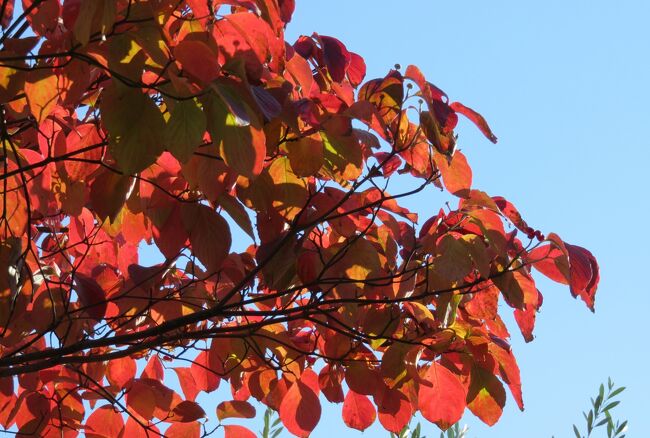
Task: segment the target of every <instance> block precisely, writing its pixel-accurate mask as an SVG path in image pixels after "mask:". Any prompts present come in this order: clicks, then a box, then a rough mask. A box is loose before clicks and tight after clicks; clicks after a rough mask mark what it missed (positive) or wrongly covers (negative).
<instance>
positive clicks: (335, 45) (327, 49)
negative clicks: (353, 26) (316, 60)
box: [317, 35, 352, 82]
mask: <svg viewBox="0 0 650 438" xmlns="http://www.w3.org/2000/svg"><path fill="white" fill-rule="evenodd" d="M317 38H318V39H319V40H320V43H321V47H322V48H323V61H324V63H325V66H326V67H327V71H328V72H329V74H330V76H332V79H334V81H336V82H341V81H343V79H345V73H346V71H347V70H348V67H349V66H350V62H351V60H352V58H351V56H350V52H348V49H346V47H345V45H344V44H343V43H342V42H341V41H339V40H337V39H336V38H333V37H329V36H325V35H317Z"/></svg>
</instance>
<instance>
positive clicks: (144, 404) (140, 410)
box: [126, 379, 156, 421]
mask: <svg viewBox="0 0 650 438" xmlns="http://www.w3.org/2000/svg"><path fill="white" fill-rule="evenodd" d="M126 405H127V406H128V407H129V408H130V409H131V411H132V412H133V413H135V414H137V415H139V416H140V417H141V418H142V419H143V420H146V421H149V420H151V419H152V418H153V413H154V410H155V409H156V393H155V392H154V390H153V388H152V387H151V386H150V385H149V384H148V382H146V381H141V380H140V379H135V380H133V382H132V383H131V385H129V387H128V389H127V392H126Z"/></svg>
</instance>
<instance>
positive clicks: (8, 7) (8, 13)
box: [0, 0, 14, 29]
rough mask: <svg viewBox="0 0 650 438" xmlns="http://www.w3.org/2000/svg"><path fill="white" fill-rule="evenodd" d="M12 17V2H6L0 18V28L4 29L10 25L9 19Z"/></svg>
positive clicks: (12, 0)
mask: <svg viewBox="0 0 650 438" xmlns="http://www.w3.org/2000/svg"><path fill="white" fill-rule="evenodd" d="M13 16H14V0H8V1H7V2H5V7H4V10H3V14H2V16H1V17H0V26H1V27H2V28H3V29H5V28H6V27H7V26H8V25H9V23H11V18H12V17H13Z"/></svg>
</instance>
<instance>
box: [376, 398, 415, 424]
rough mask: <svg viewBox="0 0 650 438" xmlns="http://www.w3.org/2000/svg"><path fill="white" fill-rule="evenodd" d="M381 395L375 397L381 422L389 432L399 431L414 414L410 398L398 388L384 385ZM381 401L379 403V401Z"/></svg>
mask: <svg viewBox="0 0 650 438" xmlns="http://www.w3.org/2000/svg"><path fill="white" fill-rule="evenodd" d="M378 392H380V395H379V397H376V398H375V403H376V404H377V411H378V412H379V422H380V423H381V425H382V426H384V429H386V430H387V431H389V432H393V433H399V432H400V431H401V430H402V429H404V426H406V425H407V424H408V423H409V421H411V417H412V416H413V407H412V406H411V402H410V401H409V399H408V398H407V397H406V396H405V395H404V394H403V393H402V392H401V391H398V390H397V389H389V388H388V387H384V388H383V391H381V390H378ZM377 401H379V403H377Z"/></svg>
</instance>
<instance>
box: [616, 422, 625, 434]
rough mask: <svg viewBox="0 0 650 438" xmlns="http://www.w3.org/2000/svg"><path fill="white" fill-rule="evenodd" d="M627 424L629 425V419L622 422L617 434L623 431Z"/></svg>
mask: <svg viewBox="0 0 650 438" xmlns="http://www.w3.org/2000/svg"><path fill="white" fill-rule="evenodd" d="M625 426H627V420H625V421H624V422H622V423H621V425H620V426H619V427H618V429H616V434H619V433H621V432H623V429H625Z"/></svg>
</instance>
